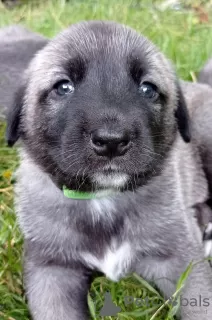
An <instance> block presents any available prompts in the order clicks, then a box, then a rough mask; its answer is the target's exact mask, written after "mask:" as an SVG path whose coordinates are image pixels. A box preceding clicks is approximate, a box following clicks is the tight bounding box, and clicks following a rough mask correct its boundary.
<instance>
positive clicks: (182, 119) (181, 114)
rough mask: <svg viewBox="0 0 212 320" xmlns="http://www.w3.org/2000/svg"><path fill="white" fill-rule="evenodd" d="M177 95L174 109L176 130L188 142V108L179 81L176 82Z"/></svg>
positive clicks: (189, 133) (189, 138)
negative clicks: (176, 103) (175, 108)
mask: <svg viewBox="0 0 212 320" xmlns="http://www.w3.org/2000/svg"><path fill="white" fill-rule="evenodd" d="M177 95H178V105H177V110H176V111H175V117H176V118H177V124H178V130H179V132H180V134H181V136H182V138H183V140H184V141H185V142H190V140H191V132H190V117H189V113H188V109H187V106H186V101H185V98H184V96H183V93H182V90H181V88H180V85H179V83H177Z"/></svg>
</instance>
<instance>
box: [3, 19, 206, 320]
mask: <svg viewBox="0 0 212 320" xmlns="http://www.w3.org/2000/svg"><path fill="white" fill-rule="evenodd" d="M192 117H193V123H194V126H193V127H191V128H190V125H189V115H188V112H187V108H186V103H185V100H184V97H183V94H182V91H181V89H180V85H179V82H178V80H177V78H176V75H175V72H174V71H173V68H172V66H171V65H170V63H169V62H168V60H167V59H166V58H165V57H164V56H163V54H162V53H160V52H159V50H158V49H157V48H156V47H155V46H154V45H153V44H152V43H151V42H150V41H148V40H147V39H146V38H144V37H143V36H141V35H139V34H137V33H136V32H135V31H134V30H132V29H130V28H128V27H125V26H122V25H119V24H116V23H113V22H98V21H96V22H83V23H79V24H76V25H73V26H71V27H70V28H69V29H67V30H66V31H64V32H62V33H61V34H60V35H59V36H58V37H56V38H55V39H54V40H52V41H51V42H50V43H49V44H48V45H47V46H46V47H45V48H44V49H43V50H41V51H40V52H39V53H38V54H37V55H36V57H35V58H34V59H33V60H32V62H31V63H30V66H29V68H28V70H27V72H26V75H25V78H24V80H23V84H22V86H21V87H20V89H19V90H18V92H17V95H16V97H15V102H14V105H13V107H12V108H11V109H10V112H9V113H8V126H7V140H8V144H9V145H10V146H12V145H13V144H14V143H15V142H16V141H17V140H18V139H19V138H21V141H22V147H21V152H20V154H21V165H20V168H19V170H18V172H17V179H18V183H17V186H16V194H17V195H16V208H17V215H18V219H19V223H20V226H21V229H22V231H23V234H24V237H25V253H24V256H25V272H24V279H25V287H26V292H27V297H28V302H29V307H30V311H31V314H32V317H33V319H35V320H78V319H81V320H85V319H88V308H87V292H88V290H89V286H90V282H91V277H92V274H93V272H94V271H95V270H97V271H100V272H102V273H104V274H105V275H106V276H107V277H108V278H110V279H112V280H114V281H117V280H119V279H120V278H121V277H124V276H125V275H127V274H129V273H131V272H133V271H134V272H137V273H139V274H140V275H142V276H143V277H145V278H146V279H147V280H153V281H155V283H156V284H157V285H158V287H159V288H160V289H161V290H162V292H164V294H165V296H166V297H169V296H170V295H171V294H173V293H174V291H175V286H176V283H177V281H178V279H179V277H180V275H181V274H182V272H183V271H185V269H186V267H187V266H188V265H189V263H190V262H191V261H194V262H197V261H198V262H199V263H198V264H196V265H195V266H194V267H193V269H192V272H191V274H190V275H189V278H188V281H187V283H186V285H185V287H184V289H183V291H182V297H181V298H182V299H181V300H182V301H183V303H182V306H181V311H180V313H181V318H182V319H183V320H187V319H191V320H194V319H198V320H199V319H202V320H206V319H208V320H209V319H212V275H211V270H210V267H209V264H208V262H207V261H203V259H204V249H203V243H202V234H201V231H200V228H199V226H198V224H197V221H196V211H197V206H198V205H200V204H201V205H207V200H208V199H209V198H210V196H211V194H210V191H209V187H208V186H209V184H210V175H207V176H206V173H205V170H204V164H205V163H206V164H207V160H206V158H207V156H208V157H210V156H211V154H212V146H211V144H210V141H211V134H212V126H211V121H212V111H210V110H208V108H205V109H204V106H201V108H196V109H195V110H194V111H193V112H192ZM202 124H204V125H202ZM191 132H192V133H193V138H192V139H191ZM190 140H191V141H190ZM188 142H190V143H188ZM201 146H204V147H206V148H205V149H204V152H203V153H202V152H201ZM208 170H209V171H210V167H208ZM207 177H208V179H207ZM167 278H168V279H169V280H167ZM158 279H159V280H158ZM183 299H184V300H183ZM200 299H201V302H199V301H200ZM194 300H195V301H197V302H196V304H194ZM191 302H193V303H191Z"/></svg>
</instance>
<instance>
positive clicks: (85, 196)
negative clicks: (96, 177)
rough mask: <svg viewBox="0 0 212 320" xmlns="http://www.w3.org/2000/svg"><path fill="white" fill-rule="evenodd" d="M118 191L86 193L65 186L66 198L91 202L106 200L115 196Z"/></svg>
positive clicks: (107, 190)
mask: <svg viewBox="0 0 212 320" xmlns="http://www.w3.org/2000/svg"><path fill="white" fill-rule="evenodd" d="M115 193H116V191H114V190H113V189H106V190H101V191H97V192H85V191H79V190H71V189H68V188H67V187H66V186H63V194H64V196H65V197H67V198H69V199H75V200H91V199H99V198H105V197H108V196H111V195H114V194H115Z"/></svg>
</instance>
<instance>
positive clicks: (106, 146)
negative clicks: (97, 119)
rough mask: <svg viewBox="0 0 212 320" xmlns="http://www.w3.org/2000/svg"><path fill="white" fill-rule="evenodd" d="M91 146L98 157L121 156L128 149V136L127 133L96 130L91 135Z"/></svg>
mask: <svg viewBox="0 0 212 320" xmlns="http://www.w3.org/2000/svg"><path fill="white" fill-rule="evenodd" d="M91 144H92V147H93V150H94V151H95V152H96V154H98V155H99V156H106V157H117V156H122V155H123V154H125V153H126V152H127V151H128V150H129V148H130V136H129V134H128V132H127V131H119V132H118V131H110V130H107V129H98V130H95V131H94V132H93V133H92V135H91Z"/></svg>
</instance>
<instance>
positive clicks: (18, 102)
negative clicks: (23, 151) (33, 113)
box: [6, 85, 25, 147]
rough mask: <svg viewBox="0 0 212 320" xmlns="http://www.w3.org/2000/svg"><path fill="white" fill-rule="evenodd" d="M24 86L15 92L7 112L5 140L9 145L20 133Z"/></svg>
mask: <svg viewBox="0 0 212 320" xmlns="http://www.w3.org/2000/svg"><path fill="white" fill-rule="evenodd" d="M24 95H25V86H24V85H22V86H21V87H19V89H18V90H17V91H16V92H15V94H14V97H13V103H12V105H11V106H10V108H9V109H8V112H7V128H6V140H7V144H8V146H9V147H12V146H13V145H14V144H15V143H16V141H17V140H18V139H19V137H20V135H21V129H20V120H21V114H22V108H23V104H24Z"/></svg>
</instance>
